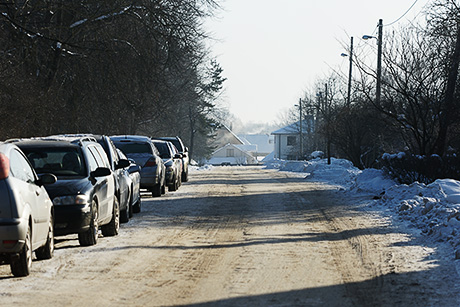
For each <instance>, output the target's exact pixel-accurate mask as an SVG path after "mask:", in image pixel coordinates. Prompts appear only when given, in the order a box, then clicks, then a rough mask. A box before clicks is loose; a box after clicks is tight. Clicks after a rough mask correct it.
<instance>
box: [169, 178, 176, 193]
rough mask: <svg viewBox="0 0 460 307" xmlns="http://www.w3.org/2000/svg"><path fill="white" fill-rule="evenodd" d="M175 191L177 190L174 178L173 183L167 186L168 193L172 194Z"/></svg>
mask: <svg viewBox="0 0 460 307" xmlns="http://www.w3.org/2000/svg"><path fill="white" fill-rule="evenodd" d="M176 190H177V178H176V177H174V178H173V183H172V184H171V185H170V186H168V191H170V192H174V191H176Z"/></svg>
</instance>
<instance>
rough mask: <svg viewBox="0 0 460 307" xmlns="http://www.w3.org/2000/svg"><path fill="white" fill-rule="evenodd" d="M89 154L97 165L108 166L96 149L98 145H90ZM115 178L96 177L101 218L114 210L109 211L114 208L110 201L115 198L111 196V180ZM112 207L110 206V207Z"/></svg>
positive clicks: (104, 217)
mask: <svg viewBox="0 0 460 307" xmlns="http://www.w3.org/2000/svg"><path fill="white" fill-rule="evenodd" d="M87 148H88V151H89V154H91V157H90V158H92V159H94V160H95V161H96V164H97V167H107V166H106V165H105V164H104V161H103V160H102V158H101V156H100V154H99V152H98V151H97V149H96V146H94V145H89V146H88V147H87ZM110 179H112V180H113V176H105V177H97V178H94V180H95V185H94V189H95V194H96V195H97V198H98V201H99V219H100V220H104V219H106V218H107V217H108V216H109V215H111V214H112V211H110V213H109V209H111V208H112V204H109V201H110V200H112V201H113V198H112V197H110V196H109V192H110V191H109V184H110V183H109V180H110ZM109 207H110V208H109Z"/></svg>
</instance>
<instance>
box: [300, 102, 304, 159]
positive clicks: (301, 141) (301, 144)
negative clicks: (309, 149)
mask: <svg viewBox="0 0 460 307" xmlns="http://www.w3.org/2000/svg"><path fill="white" fill-rule="evenodd" d="M299 109H300V117H299V118H300V119H299V130H300V138H299V144H300V160H303V140H302V98H299Z"/></svg>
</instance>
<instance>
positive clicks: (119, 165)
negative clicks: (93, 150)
mask: <svg viewBox="0 0 460 307" xmlns="http://www.w3.org/2000/svg"><path fill="white" fill-rule="evenodd" d="M92 136H93V137H94V138H95V139H96V141H97V142H98V143H99V144H101V146H102V148H104V151H105V153H106V155H107V158H108V159H109V164H110V169H111V170H112V172H113V175H114V179H115V195H116V196H117V197H118V201H119V203H120V222H122V223H126V222H128V221H129V218H130V217H131V216H132V212H133V208H132V202H131V185H132V184H131V178H130V176H129V173H128V172H127V171H126V170H125V168H127V167H129V165H130V162H129V161H128V160H127V159H120V158H119V156H118V153H117V148H116V147H115V145H114V144H113V142H112V140H111V139H110V138H109V137H108V136H105V135H92Z"/></svg>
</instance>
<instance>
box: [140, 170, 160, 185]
mask: <svg viewBox="0 0 460 307" xmlns="http://www.w3.org/2000/svg"><path fill="white" fill-rule="evenodd" d="M159 183H160V180H159V178H158V176H157V175H156V174H152V173H141V188H142V189H151V188H153V187H154V186H156V185H157V184H159Z"/></svg>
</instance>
